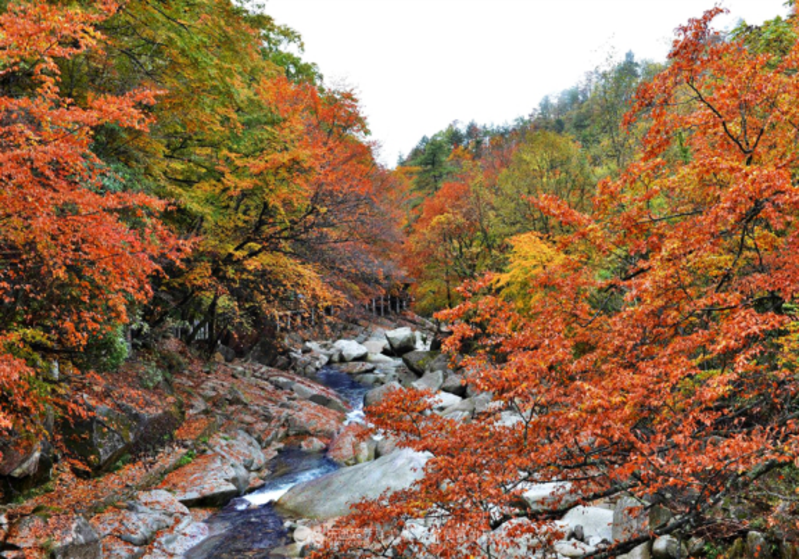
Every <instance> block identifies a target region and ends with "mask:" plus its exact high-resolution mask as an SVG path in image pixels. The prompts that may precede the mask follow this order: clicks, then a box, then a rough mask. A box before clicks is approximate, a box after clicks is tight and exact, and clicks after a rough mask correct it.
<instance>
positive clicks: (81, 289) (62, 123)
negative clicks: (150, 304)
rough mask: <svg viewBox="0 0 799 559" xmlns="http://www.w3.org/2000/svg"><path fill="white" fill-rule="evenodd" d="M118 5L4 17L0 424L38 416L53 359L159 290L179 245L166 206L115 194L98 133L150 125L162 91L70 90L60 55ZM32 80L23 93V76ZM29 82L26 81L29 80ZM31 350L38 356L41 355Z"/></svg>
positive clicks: (33, 5)
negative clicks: (164, 264)
mask: <svg viewBox="0 0 799 559" xmlns="http://www.w3.org/2000/svg"><path fill="white" fill-rule="evenodd" d="M116 9H117V5H116V4H115V3H113V2H101V3H98V4H97V5H96V6H93V7H90V8H84V7H80V6H69V7H66V6H62V5H57V4H51V3H47V2H39V1H33V2H25V3H17V4H11V5H9V7H8V10H7V11H6V12H5V13H4V14H2V15H0V59H1V60H2V68H3V70H2V72H1V73H0V81H2V95H1V96H0V124H1V126H0V146H2V148H1V149H0V182H2V184H3V188H2V192H0V223H2V228H0V259H1V260H0V298H1V300H0V313H2V319H0V324H2V326H0V345H2V349H1V350H0V393H2V396H1V397H0V430H3V431H4V430H6V429H9V428H11V427H12V426H14V425H16V426H18V427H20V426H23V425H30V422H34V423H35V418H36V414H37V412H38V411H39V410H40V407H39V406H40V404H41V398H40V397H41V392H42V390H34V389H33V388H32V387H31V384H32V383H35V382H36V376H37V375H40V374H41V372H42V369H43V368H44V367H46V366H48V364H47V363H43V364H41V363H37V359H40V358H41V356H45V357H47V356H49V357H50V358H56V357H57V356H58V355H59V354H62V353H68V352H71V351H79V350H80V349H81V348H82V347H84V345H85V344H86V342H87V339H88V338H89V337H90V336H92V335H101V334H102V333H103V332H104V331H105V330H106V329H107V328H109V325H112V324H116V323H124V322H126V321H127V320H128V319H129V317H128V314H127V309H128V307H129V305H131V304H135V303H141V302H143V301H144V300H146V298H147V297H148V295H149V293H150V286H149V281H148V278H149V276H150V275H151V274H153V273H155V272H157V271H158V265H157V264H156V262H155V259H156V257H158V256H160V255H163V254H167V253H169V252H170V251H172V250H173V249H174V247H175V244H174V241H173V239H172V237H171V235H170V234H169V233H167V232H166V231H165V230H164V228H163V227H162V226H161V225H160V222H159V221H158V219H157V218H155V217H154V216H155V214H157V213H158V212H160V211H161V210H162V209H163V208H164V203H163V202H161V201H158V200H156V199H154V198H152V197H149V196H146V195H143V194H140V193H137V192H135V191H122V192H116V191H112V190H111V189H109V188H108V187H107V181H109V180H111V179H112V178H113V174H112V173H111V171H110V170H109V169H108V168H107V167H106V166H105V165H104V164H103V163H102V162H101V161H100V160H99V159H98V158H97V157H96V156H95V155H94V154H93V153H92V151H91V143H92V137H93V131H94V130H95V129H96V128H97V127H98V126H101V125H114V126H118V127H124V128H130V129H135V130H141V131H144V130H146V129H147V127H148V124H149V122H150V118H149V117H148V115H147V112H146V110H145V109H144V108H145V107H146V106H148V105H151V104H152V103H153V102H154V101H155V92H152V91H147V90H136V91H130V92H128V93H126V94H121V95H103V96H96V97H89V98H87V99H86V100H85V102H84V103H83V104H81V105H79V104H77V103H76V102H74V101H73V100H71V99H69V98H66V97H63V96H62V95H61V92H60V85H61V83H60V70H59V66H58V63H57V62H58V61H59V60H62V61H63V60H67V59H70V58H72V57H75V56H77V55H79V54H81V53H84V52H87V51H89V50H92V49H98V48H100V41H101V39H102V37H101V35H100V34H99V33H98V32H97V29H96V26H97V24H98V23H99V22H101V21H103V20H104V19H106V18H108V17H110V16H111V15H112V14H113V13H114V12H115V10H116ZM17 82H19V83H24V84H27V85H26V86H25V87H28V90H27V91H25V92H24V95H23V94H20V93H21V92H20V91H17V90H15V84H17ZM20 87H23V86H20ZM31 349H33V350H35V351H36V354H37V356H38V357H36V358H34V356H33V355H32V354H31Z"/></svg>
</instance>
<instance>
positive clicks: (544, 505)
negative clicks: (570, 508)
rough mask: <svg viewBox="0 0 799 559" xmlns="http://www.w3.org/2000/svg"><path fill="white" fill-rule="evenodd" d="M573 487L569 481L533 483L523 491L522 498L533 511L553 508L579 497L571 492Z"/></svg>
mask: <svg viewBox="0 0 799 559" xmlns="http://www.w3.org/2000/svg"><path fill="white" fill-rule="evenodd" d="M571 487H572V484H571V483H569V482H567V481H552V482H547V483H531V484H529V485H528V486H527V489H526V490H525V491H524V493H522V498H523V499H524V500H525V502H526V504H527V506H528V507H529V508H530V510H532V511H533V512H543V511H547V510H553V509H557V508H560V507H561V506H563V505H569V504H570V503H574V502H575V501H576V500H577V499H578V497H579V496H578V495H576V494H574V493H571Z"/></svg>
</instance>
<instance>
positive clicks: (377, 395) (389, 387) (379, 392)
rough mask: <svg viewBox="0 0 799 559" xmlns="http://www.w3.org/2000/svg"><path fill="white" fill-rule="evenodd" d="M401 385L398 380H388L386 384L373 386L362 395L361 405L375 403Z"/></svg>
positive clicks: (372, 404) (366, 405)
mask: <svg viewBox="0 0 799 559" xmlns="http://www.w3.org/2000/svg"><path fill="white" fill-rule="evenodd" d="M401 388H402V387H401V386H400V384H399V383H398V382H396V381H395V382H389V383H388V384H384V385H383V386H378V387H377V388H373V389H372V390H370V391H369V392H367V393H366V394H365V395H364V397H363V405H364V407H367V408H368V407H370V406H374V405H375V404H377V403H379V402H380V401H381V400H382V399H383V398H385V397H386V395H387V394H389V393H390V392H393V391H394V390H400V389H401Z"/></svg>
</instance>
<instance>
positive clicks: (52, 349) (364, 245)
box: [0, 0, 799, 559]
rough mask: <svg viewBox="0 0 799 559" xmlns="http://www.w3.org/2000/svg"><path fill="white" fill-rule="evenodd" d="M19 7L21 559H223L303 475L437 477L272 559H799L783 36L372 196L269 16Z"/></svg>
mask: <svg viewBox="0 0 799 559" xmlns="http://www.w3.org/2000/svg"><path fill="white" fill-rule="evenodd" d="M0 2H1V3H2V10H1V11H2V13H0V181H1V182H2V189H0V503H3V504H4V505H6V504H8V505H9V506H8V508H5V507H0V556H2V557H9V558H10V557H40V556H52V557H86V556H98V557H100V556H108V557H124V556H131V557H132V556H135V557H182V556H184V554H187V555H185V556H187V557H206V556H209V557H211V556H217V555H214V553H216V551H213V550H215V549H218V548H212V547H208V546H206V548H205V551H202V552H196V551H195V552H193V553H195V555H192V554H191V552H190V550H191V549H192V546H194V545H197V544H198V542H200V541H203V539H204V538H210V539H211V540H213V538H214V537H217V536H218V534H217V533H214V531H213V530H209V528H208V526H209V525H214V524H213V523H214V522H219V520H218V517H214V516H210V517H209V516H208V515H210V514H211V513H210V512H208V511H205V512H198V510H199V508H200V507H206V506H213V507H222V506H225V505H227V504H228V503H229V502H230V501H231V499H233V498H234V497H238V496H241V495H243V494H245V493H247V492H250V491H252V490H255V489H257V488H258V487H259V486H260V485H263V484H264V483H268V481H269V479H270V476H273V474H274V476H278V473H275V472H274V470H279V469H280V468H279V467H273V466H274V464H275V462H273V461H274V460H276V459H279V457H280V456H290V457H293V456H294V454H292V453H294V452H299V453H301V454H302V453H304V454H303V455H306V454H314V453H316V454H319V453H323V454H321V455H320V456H323V457H324V460H327V462H324V460H323V461H322V463H323V466H322V467H321V470H324V471H325V472H326V473H329V472H328V470H326V469H325V468H328V469H330V468H332V466H331V465H330V463H329V462H330V460H329V458H332V459H333V461H335V463H336V466H335V467H336V468H339V467H341V468H342V471H347V468H348V467H353V468H360V467H361V466H362V465H363V464H364V463H369V462H372V461H373V463H375V464H377V463H378V462H379V461H380V460H384V459H391V460H399V461H401V460H403V459H405V458H403V457H408V456H410V457H411V458H410V462H412V463H413V464H414V467H415V468H416V469H415V470H414V469H413V468H410V469H411V470H412V471H413V474H412V475H411V474H410V473H408V472H405V474H407V475H408V479H409V480H410V481H408V482H407V483H406V484H405V485H396V486H395V485H389V486H388V489H387V490H386V491H385V492H384V493H383V494H382V495H380V496H379V497H377V495H379V494H380V492H377V493H374V494H372V493H368V492H367V493H364V494H363V495H360V497H361V498H362V497H364V496H366V497H370V498H366V499H363V500H362V501H361V502H360V503H359V504H357V505H354V504H353V503H354V502H353V503H346V506H345V507H344V509H343V510H344V512H342V511H341V510H337V513H336V514H330V515H328V516H313V515H310V514H309V515H307V517H303V516H300V518H293V519H291V520H290V521H287V522H286V523H285V525H284V523H283V517H278V516H274V518H276V519H277V520H273V517H271V516H270V517H269V522H274V523H276V524H277V525H279V526H288V525H290V524H292V523H294V524H293V526H292V528H291V530H290V531H293V536H292V537H293V538H294V540H295V544H297V545H296V547H295V548H292V547H291V546H290V545H289V546H287V547H285V548H281V549H283V551H281V553H285V554H286V555H285V556H292V555H291V554H295V555H294V556H300V554H301V553H302V554H303V555H302V556H306V555H307V554H308V553H314V554H315V555H314V556H317V557H331V558H332V557H371V556H391V557H399V556H402V557H522V556H534V557H542V558H543V557H548V556H557V557H609V556H619V555H626V556H627V557H629V558H630V559H648V558H649V557H650V556H654V557H655V559H681V558H682V557H685V556H689V555H690V556H705V557H708V558H709V559H716V557H717V556H719V555H722V554H723V555H725V556H726V557H729V558H730V559H738V558H742V557H744V556H746V557H747V558H749V559H770V558H776V557H785V558H789V557H790V558H793V557H796V555H797V553H799V523H797V518H799V508H798V507H797V502H798V501H799V499H797V492H798V491H799V422H797V420H798V419H799V400H798V398H799V377H797V374H799V373H797V360H798V359H799V355H797V351H799V315H797V297H799V256H797V255H799V222H797V219H799V190H797V170H799V147H797V145H798V144H799V142H798V139H799V105H797V99H799V27H797V25H799V20H798V19H797V18H796V16H795V15H791V16H789V17H787V18H785V19H783V18H780V17H776V18H775V19H772V20H770V21H767V22H765V23H764V24H762V25H761V26H747V25H745V24H740V25H738V26H737V27H736V28H735V29H734V30H732V31H729V32H719V31H717V30H716V29H715V28H714V20H715V19H716V18H717V16H718V15H719V14H720V13H721V12H722V10H721V9H720V8H713V9H711V10H709V11H707V12H705V13H704V15H699V16H698V17H697V18H696V19H692V20H690V21H688V22H687V23H685V25H683V26H682V27H680V28H679V29H678V30H677V33H676V37H675V39H674V43H673V46H672V49H671V52H670V54H669V56H668V59H667V60H663V61H648V60H639V59H637V58H636V56H635V55H634V54H633V53H632V52H629V53H627V54H626V55H625V56H624V57H622V58H621V59H613V58H610V59H609V60H608V62H607V63H605V64H604V65H603V66H601V67H600V68H597V69H594V70H592V71H589V72H588V73H587V74H586V76H585V78H584V80H582V81H581V82H580V83H579V84H577V85H575V86H574V87H573V88H571V89H568V90H566V91H563V92H562V93H561V94H559V95H557V96H551V97H547V98H545V99H543V100H541V101H540V102H538V104H537V106H536V108H535V109H534V110H532V112H531V113H530V114H528V115H520V116H519V118H518V119H517V120H516V121H515V122H514V123H513V124H508V125H504V126H494V125H491V126H483V125H480V124H477V123H475V122H471V123H469V124H467V125H463V124H461V123H458V122H454V123H453V124H451V125H450V126H449V127H447V128H446V129H445V130H441V131H439V132H437V133H434V134H433V135H431V136H429V137H428V136H425V137H423V138H422V139H421V140H420V141H419V143H418V144H417V145H416V146H415V147H413V148H412V149H411V150H410V152H409V153H408V155H407V156H404V157H402V158H401V159H400V161H399V162H398V164H397V166H396V168H394V169H388V168H386V167H385V166H383V165H381V164H379V163H378V162H377V160H376V158H375V155H374V154H373V150H374V148H376V147H377V146H376V144H375V143H374V142H373V141H372V140H371V139H370V136H369V127H368V123H367V122H366V119H365V117H364V116H363V114H362V111H361V108H360V107H359V101H358V99H357V98H356V96H355V95H354V93H353V92H352V91H348V90H345V89H336V88H332V87H330V86H328V85H326V84H325V81H324V80H323V77H322V74H321V72H322V70H323V69H321V70H320V68H318V67H317V66H316V65H314V64H313V63H311V62H309V61H307V60H305V59H304V58H303V55H302V51H303V44H302V40H301V37H300V36H299V35H298V34H297V33H296V32H295V31H293V30H292V29H290V28H288V27H285V26H283V25H279V24H278V23H276V22H275V21H274V20H273V19H272V18H271V17H270V16H269V15H267V13H268V6H267V7H266V10H267V13H263V12H261V11H256V10H252V11H251V10H248V9H247V8H246V7H243V6H241V5H239V4H237V3H234V2H230V1H229V0H191V1H189V0H170V1H167V2H164V1H158V2H151V1H150V0H128V1H125V2H119V1H117V0H98V1H95V0H79V1H76V2H63V1H60V0H55V1H45V0H12V1H3V0H0ZM790 4H791V5H792V3H790ZM536 103H537V100H532V99H531V106H535V105H536ZM408 303H411V304H412V308H411V309H410V310H409V311H406V309H405V305H407V304H408ZM403 311H405V312H403ZM377 315H379V317H378V316H377ZM427 319H430V321H428V320H427ZM409 325H410V326H413V327H414V328H417V329H418V331H417V332H415V333H414V332H411V331H410V329H409V327H408V326H409ZM398 326H403V328H400V329H395V328H396V327H398ZM337 338H340V339H337ZM362 344H363V345H362ZM442 347H443V353H440V352H439V350H441V349H442ZM400 359H401V360H400ZM326 367H333V372H332V373H331V371H330V370H328V369H327V368H326ZM320 370H321V371H322V373H323V375H322V376H318V374H319V372H320ZM326 374H333V377H334V378H335V379H336V380H335V382H334V383H333V384H330V385H328V387H327V388H323V387H321V385H322V384H324V382H323V380H324V379H326V378H327V377H325V376H324V375H326ZM314 375H317V376H314ZM335 375H340V377H341V378H340V377H336V376H335ZM347 375H348V376H347ZM342 378H344V379H345V380H342ZM309 379H310V380H309ZM320 379H323V380H320ZM325 382H327V381H325ZM367 385H369V387H372V386H377V388H373V389H372V390H371V391H369V392H367V391H366V390H367ZM342 386H343V388H342ZM337 390H338V391H340V392H336V391H337ZM353 393H354V394H356V395H357V397H356V398H355V400H352V401H349V400H347V398H350V399H351V397H352V394H353ZM345 396H346V397H345ZM361 400H363V401H364V402H365V403H366V406H367V409H366V419H365V420H363V413H360V411H361V409H362V404H361ZM359 406H360V407H359ZM348 414H349V415H348ZM364 421H365V423H364ZM353 423H355V425H353ZM342 441H343V442H342ZM342 449H343V450H342ZM287 450H288V452H287ZM324 453H326V454H324ZM342 454H343V455H344V456H343V457H342V456H341V455H342ZM276 457H278V458H276ZM398 457H399V458H398ZM317 458H319V456H317ZM320 459H321V458H320ZM287 460H289V459H287ZM356 463H357V464H358V465H357V466H354V465H353V464H356ZM383 463H384V462H383ZM381 464H382V463H381ZM406 465H407V464H405V463H404V462H402V463H401V464H400V466H401V467H400V466H397V468H398V469H397V470H396V471H390V472H389V473H388V474H385V473H382V474H381V475H382V478H381V479H374V480H373V481H374V484H372V486H370V487H368V488H367V489H373V488H374V487H376V486H379V483H381V482H382V481H385V480H384V479H383V478H386V479H389V478H390V481H391V482H392V483H394V482H396V484H400V482H401V481H403V480H405V479H406V478H405V477H403V472H402V471H401V469H402V467H405V466H406ZM281 467H282V466H281ZM350 471H353V470H350ZM363 471H365V470H363ZM153 472H155V473H153ZM187 472H189V473H187ZM209 472H210V473H209ZM242 472H243V473H242ZM203 475H205V477H203ZM281 475H282V474H281ZM259 476H260V477H259ZM352 476H353V478H352V479H355V481H353V482H352V485H353V486H355V485H357V483H356V481H360V482H362V481H363V480H364V479H366V480H369V479H372V478H369V476H367V475H365V474H364V475H355V474H352ZM207 478H212V479H211V481H208V479H207ZM395 478H396V479H395ZM198 480H199V481H198ZM220 480H221V481H220ZM397 480H399V481H397ZM215 483H216V484H217V485H214V484H215ZM293 483H299V482H297V481H296V480H295V481H294V482H293ZM259 484H260V485H259ZM210 485H214V488H213V491H211V490H209V492H208V493H203V492H202V491H204V490H206V489H207V487H206V486H210ZM220 485H221V486H223V490H219V491H217V489H218V486H220ZM339 485H341V484H339ZM344 485H346V484H344ZM198 487H199V489H198ZM154 488H157V489H154ZM139 491H141V492H139ZM144 491H148V492H149V493H147V494H144V493H143V492H144ZM136 492H139V493H136ZM154 495H155V497H154ZM531 495H533V496H532V497H531ZM123 497H124V498H123ZM325 497H327V494H325ZM276 498H277V497H276ZM59 500H60V501H62V502H64V503H68V504H67V505H65V506H64V508H59V507H58V505H57V504H54V503H57V502H59ZM332 500H333V499H332V497H331V501H332ZM356 500H361V499H360V498H359V499H356ZM155 501H158V502H160V503H161V505H160V506H162V509H163V510H162V509H158V511H159V512H158V513H157V514H156V513H154V512H152V511H153V510H156V508H157V507H156V508H152V507H155V505H153V502H155ZM173 501H174V502H173ZM87 502H89V503H90V504H87ZM122 502H124V503H126V504H124V505H123V504H120V503H122ZM264 502H265V503H271V501H264ZM164 503H167V504H166V505H165V504H164ZM261 504H263V503H261ZM278 504H279V503H278ZM351 505H352V506H353V508H352V509H350V508H349V507H350V506H351ZM248 506H249V505H245V507H244V508H247V507H248ZM81 507H82V508H81ZM148 507H151V508H148ZM186 507H194V508H192V511H191V512H190V511H189V509H188V508H186ZM268 507H269V508H268V511H269V514H273V515H274V514H277V513H274V512H273V511H272V508H271V507H272V505H271V504H269V505H268ZM581 507H582V508H581ZM250 508H251V509H252V510H256V507H255V506H251V507H250ZM65 509H70V510H65ZM145 509H146V510H145ZM234 509H235V510H242V509H241V508H239V507H238V505H236V504H235V503H234V504H233V505H232V508H231V506H229V507H228V508H227V509H225V511H223V513H221V514H222V517H223V521H222V522H223V523H224V522H226V521H227V520H224V518H225V517H224V515H225V514H227V513H230V514H231V515H232V514H233V513H232V512H231V511H232V510H234ZM143 510H144V512H142V511H143ZM164 510H167V511H168V512H164ZM259 510H260V509H259ZM264 510H267V509H264ZM613 510H615V512H610V511H613ZM575 511H577V512H575ZM598 511H599V512H598ZM115 514H116V515H121V516H122V517H124V520H119V519H118V518H117V517H116V516H114V515H115ZM575 514H585V515H588V516H591V518H594V517H595V516H596V515H599V518H601V519H602V520H601V521H597V520H592V521H589V520H588V519H587V517H586V519H585V520H581V521H580V522H582V524H575V523H574V522H571V523H570V521H569V520H568V518H572V520H573V516H574V515H575ZM136 515H139V516H136ZM147 515H149V516H147ZM159 515H160V516H159ZM569 515H572V517H569ZM592 515H593V516H592ZM156 516H157V517H158V520H157V521H156V520H153V518H155V517H156ZM144 517H146V518H148V519H149V520H146V519H145V520H143V518H144ZM53 518H56V519H58V520H57V521H53V520H52V519H53ZM164 518H168V520H164ZM208 518H210V520H208ZM287 518H288V517H287ZM65 519H66V520H65ZM215 519H216V520H215ZM206 520H207V522H206ZM89 521H91V523H89ZM261 521H262V522H266V521H263V520H261ZM59 522H60V523H61V524H59ZM65 522H66V523H70V524H69V526H70V527H69V528H68V529H63V523H65ZM148 522H149V524H147V523H148ZM248 522H249V520H248ZM253 522H255V520H253ZM314 522H316V524H314ZM591 522H594V524H591ZM597 523H598V524H597ZM56 525H58V526H61V527H60V528H58V531H57V530H56V528H55V527H54V526H56ZM232 525H233V524H231V526H232ZM264 525H266V524H264ZM600 525H601V526H600ZM611 525H612V535H610V536H608V534H611V532H610V530H611V528H610V526H611ZM42 526H45V527H42ZM75 526H78V527H79V529H78V528H75ZM131 526H135V528H131ZM259 526H261V525H260V524H259ZM270 526H271V525H270ZM575 526H578V527H579V530H577V529H576V527H575ZM227 528H230V526H227ZM237 529H239V528H237ZM252 529H254V528H252ZM181 530H183V531H181ZM192 530H193V532H191V531H192ZM270 530H271V528H270ZM281 530H282V531H281ZM303 530H305V531H303ZM313 530H317V531H318V534H317V535H313V537H312V534H315V533H314V532H313ZM189 532H191V534H189ZM589 532H590V533H589ZM65 533H68V534H69V535H68V536H63V534H65ZM88 533H91V534H93V535H92V536H91V538H89V536H87V535H86V534H88ZM231 533H232V532H231ZM275 533H278V534H279V536H275V542H271V540H270V542H271V543H270V545H272V544H275V545H273V546H272V548H276V547H277V545H276V543H280V542H278V541H277V540H281V538H283V539H285V538H286V536H287V532H286V531H285V529H284V528H282V527H279V528H276V529H275ZM81 534H82V535H81ZM131 534H132V535H131ZM198 534H199V536H198ZM271 534H272V533H271V532H270V537H272V535H271ZM600 534H601V536H600ZM62 536H63V537H62ZM190 536H191V537H190ZM317 536H318V537H317ZM606 536H608V537H606ZM64 538H66V540H65V539H64ZM70 538H71V539H70ZM81 538H83V539H81ZM92 538H93V539H92ZM180 538H183V539H180ZM301 538H305V539H301ZM231 539H232V540H239V539H240V538H239V537H238V536H235V537H231ZM65 541H66V543H64V542H65ZM214 541H215V540H214ZM75 542H78V543H77V544H76V543H75ZM176 542H177V543H176ZM189 542H190V543H191V545H189ZM281 542H282V540H281ZM653 542H654V543H653ZM223 543H224V542H223ZM208 545H210V544H208ZM214 545H217V544H216V543H214ZM219 545H222V544H219ZM225 545H228V544H225ZM240 545H244V544H240ZM292 545H294V544H292ZM59 546H60V547H59ZM70 546H72V547H70ZM81 546H83V547H81ZM131 546H132V547H131ZM259 546H260V547H259ZM264 546H265V544H263V545H262V544H261V543H258V544H257V545H256V544H252V546H251V548H246V549H245V551H246V552H247V554H248V555H247V556H258V557H260V556H266V555H249V553H250V552H252V553H255V552H256V551H257V552H258V553H261V552H263V553H269V552H271V551H273V549H272V548H269V549H267V548H266V547H264ZM78 548H80V549H78ZM201 548H202V546H201V545H200V546H199V547H198V548H197V549H201ZM70 549H71V550H72V551H69V550H70ZM87 549H92V550H94V551H92V552H91V553H94V554H95V555H91V553H89V552H88V551H86V550H87ZM208 549H211V550H212V551H211V552H208V551H207V550H208ZM231 549H233V548H231ZM235 549H239V548H235ZM64 550H68V551H64ZM75 550H77V551H75ZM264 550H266V551H264ZM237 552H238V551H235V550H234V551H226V553H227V554H226V555H218V556H225V557H228V556H231V557H232V556H237V555H236V553H237ZM81 553H82V554H83V555H81ZM87 553H89V555H86V554H87ZM159 553H160V555H159ZM196 553H206V555H202V554H199V555H198V554H196ZM208 553H210V555H209V554H208ZM242 553H243V552H242ZM98 554H99V555H98Z"/></svg>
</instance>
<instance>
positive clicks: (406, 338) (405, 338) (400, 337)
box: [386, 326, 416, 355]
mask: <svg viewBox="0 0 799 559" xmlns="http://www.w3.org/2000/svg"><path fill="white" fill-rule="evenodd" d="M386 340H387V341H388V345H389V347H390V348H391V351H392V352H394V354H395V355H403V354H405V353H408V352H409V351H413V350H414V348H415V347H416V336H415V335H414V333H413V330H411V329H410V328H408V327H407V326H406V327H403V328H397V329H396V330H389V331H388V332H386Z"/></svg>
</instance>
